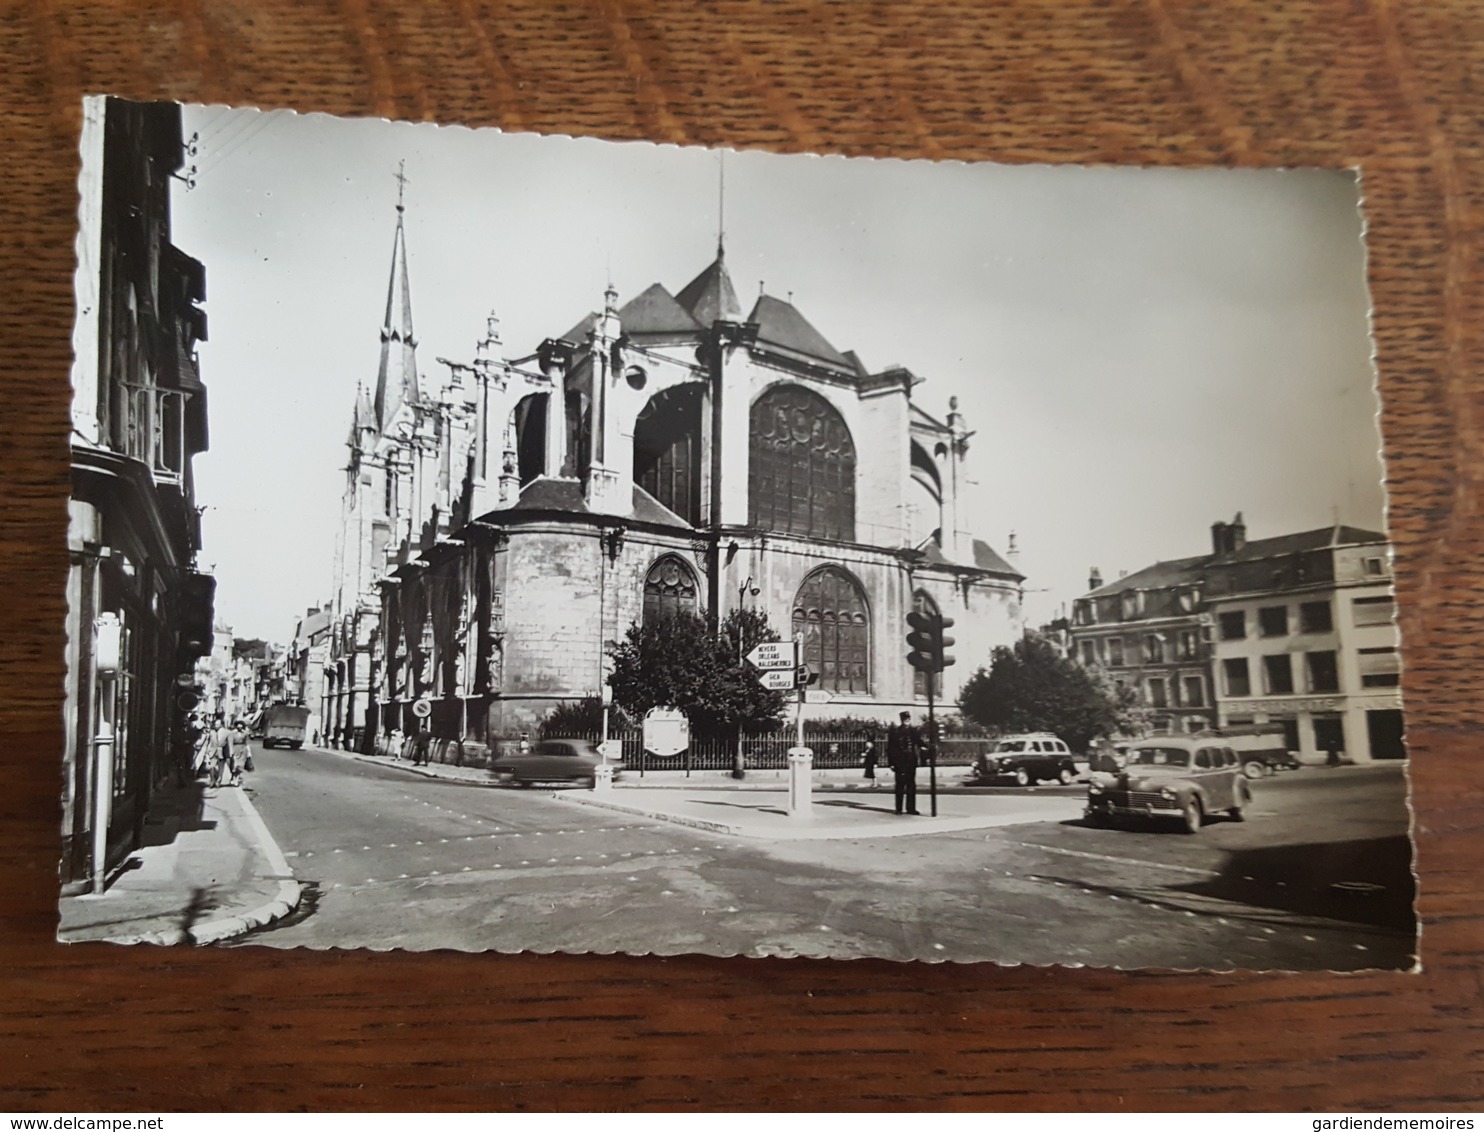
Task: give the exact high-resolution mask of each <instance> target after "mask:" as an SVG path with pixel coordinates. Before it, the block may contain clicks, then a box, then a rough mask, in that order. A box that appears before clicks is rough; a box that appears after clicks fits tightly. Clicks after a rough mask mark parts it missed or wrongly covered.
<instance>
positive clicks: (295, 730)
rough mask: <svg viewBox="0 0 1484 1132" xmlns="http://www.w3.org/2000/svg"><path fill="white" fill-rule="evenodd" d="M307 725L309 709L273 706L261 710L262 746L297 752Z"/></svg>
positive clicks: (302, 743)
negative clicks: (289, 749)
mask: <svg viewBox="0 0 1484 1132" xmlns="http://www.w3.org/2000/svg"><path fill="white" fill-rule="evenodd" d="M308 724H309V709H308V708H307V707H298V706H296V705H294V704H274V705H273V706H272V707H269V708H264V709H263V724H262V728H263V746H264V747H265V748H267V747H290V748H292V749H293V750H295V751H297V750H298V749H299V748H300V747H302V746H303V745H304V730H305V728H306V727H307V726H308Z"/></svg>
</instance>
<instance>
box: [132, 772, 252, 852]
mask: <svg viewBox="0 0 1484 1132" xmlns="http://www.w3.org/2000/svg"><path fill="white" fill-rule="evenodd" d="M219 789H223V790H226V789H234V788H233V787H225V786H224V787H220V788H219ZM206 790H207V786H206V782H205V781H204V780H203V779H200V778H196V779H192V780H190V781H189V782H187V783H186V784H185V785H183V786H181V785H177V784H176V783H175V782H169V781H167V782H166V783H164V784H163V785H161V786H159V787H157V788H156V789H155V791H154V793H153V794H152V795H151V796H150V800H149V812H148V814H147V815H146V816H145V819H144V833H143V836H142V837H141V838H140V841H139V848H140V849H148V848H151V847H154V846H158V845H169V844H170V843H171V842H172V841H174V840H175V839H176V838H177V837H179V836H180V835H181V834H182V833H194V832H196V831H197V830H207V829H215V828H216V822H214V821H207V820H206V819H205V818H204V817H202V815H203V814H204V813H205V811H206V804H205V803H206Z"/></svg>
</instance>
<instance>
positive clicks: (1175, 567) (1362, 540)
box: [1084, 525, 1386, 597]
mask: <svg viewBox="0 0 1484 1132" xmlns="http://www.w3.org/2000/svg"><path fill="white" fill-rule="evenodd" d="M1384 542H1386V536H1385V535H1384V534H1382V533H1380V532H1379V531H1368V530H1365V529H1364V528H1362V527H1347V526H1343V525H1338V526H1332V527H1318V528H1316V529H1314V530H1312V531H1299V532H1297V533H1295V534H1289V535H1275V536H1274V537H1272V538H1259V539H1253V540H1252V541H1251V542H1248V543H1245V544H1244V545H1242V546H1241V547H1240V548H1238V549H1237V550H1235V551H1232V552H1231V553H1230V554H1202V555H1198V556H1196V557H1194V558H1174V559H1171V560H1170V561H1168V562H1156V563H1155V564H1154V565H1152V566H1146V567H1144V569H1142V570H1136V571H1135V572H1134V573H1132V574H1129V575H1126V576H1125V577H1122V578H1119V579H1118V580H1116V581H1113V582H1109V583H1107V584H1106V585H1103V586H1099V587H1098V588H1097V589H1095V590H1092V591H1091V592H1090V593H1088V594H1086V595H1084V596H1087V597H1104V596H1107V595H1109V594H1118V593H1123V592H1124V591H1125V590H1158V589H1165V588H1166V587H1169V586H1178V585H1185V584H1193V583H1196V582H1199V581H1201V580H1202V576H1203V575H1204V573H1205V572H1206V571H1207V570H1210V569H1212V568H1213V567H1217V566H1228V565H1233V564H1235V563H1238V562H1253V561H1256V560H1258V559H1260V558H1278V557H1281V556H1283V555H1287V554H1299V553H1302V552H1303V551H1307V550H1323V549H1324V548H1325V547H1331V546H1353V545H1355V544H1357V543H1359V544H1362V545H1364V544H1366V543H1384Z"/></svg>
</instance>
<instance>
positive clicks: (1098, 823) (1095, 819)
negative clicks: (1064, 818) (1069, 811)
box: [1083, 810, 1113, 829]
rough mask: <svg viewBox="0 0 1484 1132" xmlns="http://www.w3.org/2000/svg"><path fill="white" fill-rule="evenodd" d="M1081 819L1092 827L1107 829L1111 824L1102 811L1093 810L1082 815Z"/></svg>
mask: <svg viewBox="0 0 1484 1132" xmlns="http://www.w3.org/2000/svg"><path fill="white" fill-rule="evenodd" d="M1083 820H1084V821H1085V822H1086V823H1087V824H1088V825H1090V826H1092V827H1093V828H1094V829H1107V828H1108V826H1110V825H1111V824H1113V823H1112V822H1111V821H1109V820H1108V815H1107V814H1105V813H1102V812H1101V811H1098V810H1094V811H1092V812H1091V813H1088V814H1086V815H1085V816H1084V817H1083Z"/></svg>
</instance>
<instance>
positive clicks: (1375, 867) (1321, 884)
mask: <svg viewBox="0 0 1484 1132" xmlns="http://www.w3.org/2000/svg"><path fill="white" fill-rule="evenodd" d="M1174 891H1180V892H1189V893H1191V894H1194V895H1198V896H1210V897H1215V898H1217V899H1220V900H1233V901H1237V902H1239V903H1242V904H1247V905H1251V906H1256V907H1263V908H1272V909H1276V910H1280V911H1284V912H1294V913H1298V914H1301V915H1308V916H1322V917H1324V918H1326V919H1331V920H1344V921H1347V922H1349V923H1355V924H1367V925H1371V926H1374V927H1381V928H1389V929H1391V930H1394V931H1399V932H1407V933H1413V932H1415V931H1416V930H1417V917H1416V913H1415V912H1414V910H1413V907H1412V903H1413V900H1414V899H1415V898H1416V892H1417V890H1416V884H1415V881H1414V880H1413V877H1412V845H1411V842H1410V841H1409V840H1408V839H1407V838H1406V837H1404V836H1398V837H1376V838H1367V839H1363V840H1356V841H1334V842H1327V843H1321V844H1314V845H1282V846H1274V847H1270V848H1260V849H1236V850H1228V851H1227V853H1226V858H1225V861H1224V863H1223V864H1222V866H1221V869H1220V872H1219V874H1218V875H1217V876H1215V877H1212V878H1211V879H1209V880H1204V881H1198V882H1196V883H1194V884H1188V885H1180V886H1177V887H1176V888H1175V889H1174Z"/></svg>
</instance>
